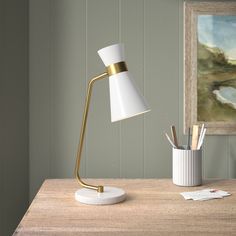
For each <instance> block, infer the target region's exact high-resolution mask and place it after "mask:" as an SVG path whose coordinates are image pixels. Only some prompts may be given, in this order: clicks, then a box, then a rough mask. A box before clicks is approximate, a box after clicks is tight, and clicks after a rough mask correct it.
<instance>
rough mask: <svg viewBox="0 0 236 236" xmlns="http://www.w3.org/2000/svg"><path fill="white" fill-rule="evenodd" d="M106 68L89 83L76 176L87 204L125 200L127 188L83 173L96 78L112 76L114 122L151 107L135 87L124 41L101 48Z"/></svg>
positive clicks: (80, 195) (78, 197)
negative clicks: (84, 176) (86, 179)
mask: <svg viewBox="0 0 236 236" xmlns="http://www.w3.org/2000/svg"><path fill="white" fill-rule="evenodd" d="M98 54H99V56H100V57H101V59H102V61H103V63H104V64H105V66H106V71H105V72H104V73H102V74H100V75H98V76H95V77H94V78H92V79H91V80H90V82H89V84H88V89H87V96H86V101H85V108H84V115H83V121H82V127H81V133H80V142H79V146H78V152H77V158H76V165H75V176H76V178H77V180H78V182H79V184H80V185H81V186H82V187H83V188H82V189H79V190H77V191H76V192H75V199H76V200H77V201H79V202H82V203H85V204H95V205H107V204H115V203H118V202H121V201H123V200H125V196H126V194H125V192H124V190H122V189H120V188H115V187H109V186H105V187H104V186H102V185H99V186H95V185H91V184H88V183H85V182H84V181H83V180H81V178H80V175H79V168H80V160H81V154H82V148H83V142H84V134H85V128H86V123H87V117H88V110H89V104H90V98H91V94H92V88H93V84H94V82H96V81H98V80H101V79H104V78H107V77H109V87H110V108H111V122H115V121H120V120H123V119H126V118H130V117H133V116H136V115H139V114H142V113H145V112H148V111H150V109H149V107H148V105H147V103H146V101H145V99H144V97H143V96H142V95H141V94H140V93H139V92H138V90H137V89H136V88H135V85H134V83H133V82H132V79H131V75H130V73H129V72H128V69H127V66H126V63H125V60H124V46H123V44H115V45H111V46H108V47H105V48H102V49H100V50H99V51H98Z"/></svg>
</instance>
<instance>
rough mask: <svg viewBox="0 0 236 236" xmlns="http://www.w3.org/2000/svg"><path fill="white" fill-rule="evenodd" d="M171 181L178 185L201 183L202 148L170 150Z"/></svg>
mask: <svg viewBox="0 0 236 236" xmlns="http://www.w3.org/2000/svg"><path fill="white" fill-rule="evenodd" d="M172 177H173V183H174V184H176V185H179V186H197V185H201V184H202V149H200V150H183V149H176V148H173V150H172Z"/></svg>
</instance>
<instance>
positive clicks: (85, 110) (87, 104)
mask: <svg viewBox="0 0 236 236" xmlns="http://www.w3.org/2000/svg"><path fill="white" fill-rule="evenodd" d="M108 75H109V74H108V72H104V73H102V74H100V75H98V76H95V77H93V78H92V79H91V80H90V82H89V83H88V89H87V95H86V101H85V107H84V114H83V121H82V126H81V131H80V142H79V146H78V151H77V157H76V165H75V177H76V179H77V180H78V182H79V184H80V185H82V186H83V187H85V188H88V189H94V190H97V192H100V193H102V192H103V186H95V185H90V184H86V183H85V182H83V181H82V180H81V178H80V175H79V169H80V161H81V155H82V149H83V143H84V135H85V129H86V124H87V118H88V111H89V105H90V100H91V94H92V88H93V84H94V82H95V81H97V80H101V79H104V78H106V77H107V76H108Z"/></svg>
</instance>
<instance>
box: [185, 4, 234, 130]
mask: <svg viewBox="0 0 236 236" xmlns="http://www.w3.org/2000/svg"><path fill="white" fill-rule="evenodd" d="M203 123H204V124H205V126H206V127H207V134H213V135H215V134H216V135H218V134H220V135H229V134H230V135H232V134H235V135H236V1H223V0H222V1H220V0H219V1H185V2H184V133H185V134H187V133H188V130H189V128H190V127H192V126H193V125H194V124H198V125H201V124H203Z"/></svg>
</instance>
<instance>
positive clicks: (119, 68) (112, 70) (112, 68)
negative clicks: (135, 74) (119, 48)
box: [107, 61, 128, 76]
mask: <svg viewBox="0 0 236 236" xmlns="http://www.w3.org/2000/svg"><path fill="white" fill-rule="evenodd" d="M124 71H128V68H127V66H126V63H125V62H124V61H120V62H117V63H114V64H111V65H109V66H107V73H108V75H109V76H111V75H115V74H118V73H121V72H124Z"/></svg>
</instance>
